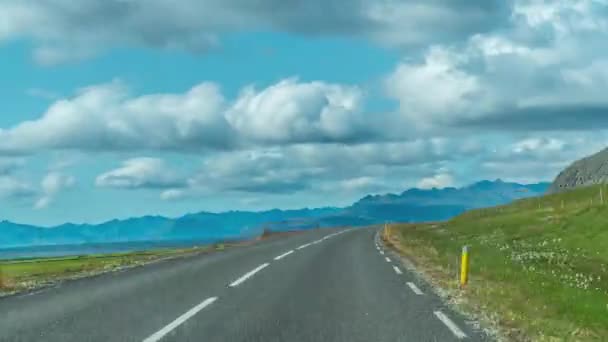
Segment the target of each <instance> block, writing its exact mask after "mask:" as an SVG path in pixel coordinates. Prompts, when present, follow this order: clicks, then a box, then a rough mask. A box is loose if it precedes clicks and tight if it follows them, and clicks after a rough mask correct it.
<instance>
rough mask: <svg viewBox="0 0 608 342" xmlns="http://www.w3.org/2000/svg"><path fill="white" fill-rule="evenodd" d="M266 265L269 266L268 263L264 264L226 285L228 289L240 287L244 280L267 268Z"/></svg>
mask: <svg viewBox="0 0 608 342" xmlns="http://www.w3.org/2000/svg"><path fill="white" fill-rule="evenodd" d="M268 265H270V264H269V263H265V264H263V265H260V266H258V267H256V268H255V269H254V270H251V271H249V272H248V273H247V274H245V275H244V276H242V277H240V278H239V279H237V280H235V281H234V282H233V283H232V284H230V285H228V286H230V287H236V286H239V285H241V284H242V283H243V282H244V281H245V280H247V279H249V278H251V277H253V275H254V274H256V273H258V272H260V271H261V270H263V269H264V268H266V267H268Z"/></svg>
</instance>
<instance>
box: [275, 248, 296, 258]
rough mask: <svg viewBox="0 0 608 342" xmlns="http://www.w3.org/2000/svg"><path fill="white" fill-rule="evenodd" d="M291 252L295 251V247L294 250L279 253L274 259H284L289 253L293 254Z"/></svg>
mask: <svg viewBox="0 0 608 342" xmlns="http://www.w3.org/2000/svg"><path fill="white" fill-rule="evenodd" d="M291 253H293V249H292V250H290V251H289V252H287V253H283V254H281V255H279V256H278V257H276V258H274V260H281V259H283V258H284V257H286V256H288V255H289V254H291Z"/></svg>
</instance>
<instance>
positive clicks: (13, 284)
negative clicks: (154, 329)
mask: <svg viewBox="0 0 608 342" xmlns="http://www.w3.org/2000/svg"><path fill="white" fill-rule="evenodd" d="M223 248H224V246H223V245H222V246H221V249H223ZM214 249H216V247H215V246H203V247H194V248H181V249H160V250H153V251H145V252H132V253H115V254H104V255H86V256H73V257H62V258H40V259H24V260H8V261H0V292H19V291H22V290H26V289H29V288H36V287H39V286H42V285H45V284H49V283H53V282H56V281H59V280H64V279H69V278H74V277H81V276H88V275H93V274H98V273H102V272H107V271H112V270H115V269H117V268H120V267H128V266H135V265H141V264H145V263H148V262H151V261H154V260H159V259H165V258H172V257H178V256H185V255H191V254H196V253H204V252H209V251H211V250H214ZM217 249H219V248H217Z"/></svg>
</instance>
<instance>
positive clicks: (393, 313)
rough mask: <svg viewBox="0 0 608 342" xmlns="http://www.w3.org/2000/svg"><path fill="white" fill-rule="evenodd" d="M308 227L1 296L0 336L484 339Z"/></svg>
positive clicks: (353, 238)
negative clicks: (18, 293)
mask: <svg viewBox="0 0 608 342" xmlns="http://www.w3.org/2000/svg"><path fill="white" fill-rule="evenodd" d="M375 237H376V230H374V229H371V228H366V229H358V230H325V229H323V230H315V231H310V232H306V233H302V234H294V235H290V236H287V237H280V238H278V237H277V238H271V239H269V240H265V241H261V242H259V243H257V244H254V245H249V246H244V247H238V248H231V249H227V250H225V251H222V252H217V253H212V254H208V255H200V256H196V257H188V258H183V259H177V260H170V261H164V262H159V263H155V264H152V265H148V266H145V267H139V268H136V269H131V270H128V271H122V272H115V273H110V274H105V275H102V276H98V277H94V278H89V279H82V280H77V281H71V282H66V283H64V284H63V285H61V286H58V287H53V288H49V289H46V290H43V291H40V292H36V293H30V294H26V295H19V296H13V297H8V298H5V299H2V300H0V341H11V342H14V341H46V342H55V341H57V342H68V341H78V342H84V341H103V342H107V341H136V342H156V341H167V342H169V341H230V342H233V341H234V342H237V341H251V342H253V341H260V342H273V341H289V342H298V341H345V342H346V341H348V342H352V341H365V342H370V341H391V342H393V341H416V342H417V341H441V342H444V341H461V340H464V341H486V340H487V339H486V338H484V336H483V335H482V334H481V333H480V332H478V331H475V330H474V329H473V328H472V325H471V324H467V322H465V321H464V319H463V318H462V317H461V316H460V315H458V314H456V313H455V312H453V311H451V310H450V309H448V308H447V307H446V306H445V305H444V304H443V303H442V302H441V300H440V299H439V298H438V297H437V296H435V295H434V294H433V293H432V292H431V291H430V290H429V288H428V287H427V286H426V285H425V284H424V283H423V282H421V281H420V280H418V279H417V278H416V277H414V276H413V275H412V274H411V273H409V272H408V271H407V270H406V269H404V268H403V267H402V266H401V265H400V264H399V263H398V262H396V260H394V259H395V258H394V257H393V256H392V255H391V253H390V252H389V251H385V249H384V248H383V247H382V246H377V243H378V242H377V241H376V238H375Z"/></svg>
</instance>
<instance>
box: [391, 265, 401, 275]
mask: <svg viewBox="0 0 608 342" xmlns="http://www.w3.org/2000/svg"><path fill="white" fill-rule="evenodd" d="M393 269H394V270H395V273H397V274H403V272H401V270H400V269H399V267H397V266H393Z"/></svg>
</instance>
